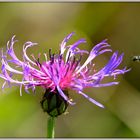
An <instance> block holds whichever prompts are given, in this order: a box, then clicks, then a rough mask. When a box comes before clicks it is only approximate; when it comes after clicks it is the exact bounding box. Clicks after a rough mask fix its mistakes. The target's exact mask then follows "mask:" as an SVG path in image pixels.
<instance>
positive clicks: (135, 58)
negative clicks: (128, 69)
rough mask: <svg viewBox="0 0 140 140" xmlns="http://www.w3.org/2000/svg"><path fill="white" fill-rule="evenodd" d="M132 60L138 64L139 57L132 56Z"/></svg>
mask: <svg viewBox="0 0 140 140" xmlns="http://www.w3.org/2000/svg"><path fill="white" fill-rule="evenodd" d="M132 60H133V61H138V62H139V61H140V55H135V56H133V57H132Z"/></svg>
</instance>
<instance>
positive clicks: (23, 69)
mask: <svg viewBox="0 0 140 140" xmlns="http://www.w3.org/2000/svg"><path fill="white" fill-rule="evenodd" d="M73 34H74V33H73V32H72V33H71V34H69V35H68V36H66V37H65V38H64V40H63V41H62V43H61V44H60V51H59V53H58V54H52V52H51V49H50V50H49V55H48V56H47V54H46V53H44V56H45V60H44V62H39V57H40V55H39V56H38V58H37V59H36V58H35V57H34V56H33V55H32V59H30V58H29V57H28V55H27V53H26V51H27V49H28V48H30V47H33V46H35V45H37V43H32V42H30V41H28V42H26V43H25V44H24V45H23V61H21V60H19V59H18V58H17V56H16V55H15V53H14V48H13V46H14V44H15V42H17V40H15V36H13V37H12V39H11V40H10V41H8V43H7V50H6V52H5V53H4V52H3V50H2V53H1V63H2V68H1V74H0V77H1V78H3V79H4V80H5V82H4V84H3V86H2V88H4V86H5V84H6V83H8V84H11V83H12V84H16V85H19V86H20V95H21V89H22V87H24V89H25V91H26V92H28V89H30V88H31V89H32V90H33V91H34V90H35V88H36V86H41V87H43V88H45V89H51V92H54V93H55V91H56V90H57V91H58V92H56V93H57V94H59V95H60V96H61V97H63V99H64V100H65V101H67V102H68V103H69V104H74V103H73V102H72V101H71V100H70V99H69V98H68V96H67V95H66V94H65V93H64V90H68V89H72V90H74V91H76V92H77V93H78V94H81V95H82V96H84V97H85V98H87V99H88V100H89V101H91V102H92V103H94V104H96V105H97V106H99V107H104V106H103V105H102V104H100V103H98V102H97V101H95V100H94V99H92V98H90V97H89V96H88V95H87V94H85V93H84V92H83V90H84V89H85V88H88V87H105V86H112V85H117V84H118V83H119V82H109V83H101V82H102V80H103V79H104V78H105V77H111V76H113V77H114V79H115V78H116V76H117V75H119V74H124V73H125V72H128V71H129V70H130V69H126V67H125V68H124V69H117V67H118V66H119V65H120V63H121V62H122V60H123V55H124V54H121V55H118V52H117V51H116V52H114V53H113V55H112V56H111V58H110V60H109V62H108V63H107V64H106V65H105V66H104V67H103V68H102V69H100V70H99V71H97V72H96V70H95V68H94V64H93V63H92V60H93V59H94V58H95V57H97V56H98V55H100V54H103V53H105V52H112V50H111V48H110V45H109V44H108V43H107V40H103V41H102V42H100V43H99V44H97V45H96V46H94V47H93V49H92V50H91V51H90V52H88V51H86V50H81V49H79V48H78V45H79V44H81V43H86V41H85V39H80V40H78V41H77V42H75V43H74V44H72V45H66V43H67V42H68V40H69V39H70V38H71V37H72V35H73ZM84 54H86V55H88V58H87V59H86V61H85V62H84V63H83V64H82V63H81V58H82V56H83V55H84ZM9 56H10V58H11V59H8V57H9ZM10 63H12V64H14V65H15V67H11V66H10ZM15 74H16V75H21V77H22V78H21V80H18V79H15V78H14V76H15ZM48 94H49V93H48Z"/></svg>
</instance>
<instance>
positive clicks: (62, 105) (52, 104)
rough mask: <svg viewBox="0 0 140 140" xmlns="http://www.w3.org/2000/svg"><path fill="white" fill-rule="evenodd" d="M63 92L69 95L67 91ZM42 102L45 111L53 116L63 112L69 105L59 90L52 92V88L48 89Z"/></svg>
mask: <svg viewBox="0 0 140 140" xmlns="http://www.w3.org/2000/svg"><path fill="white" fill-rule="evenodd" d="M63 92H64V93H65V94H66V95H67V96H68V92H67V91H63ZM40 103H41V106H42V109H43V111H44V112H47V113H48V114H49V115H50V116H52V117H57V116H59V115H61V114H63V113H64V112H65V111H66V109H67V107H68V103H67V101H65V100H64V99H63V97H62V96H61V95H60V94H59V93H58V91H57V90H56V91H55V92H51V91H50V89H47V90H46V92H45V94H44V96H43V99H42V101H41V102H40Z"/></svg>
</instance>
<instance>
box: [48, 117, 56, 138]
mask: <svg viewBox="0 0 140 140" xmlns="http://www.w3.org/2000/svg"><path fill="white" fill-rule="evenodd" d="M47 125H48V126H47V138H54V125H55V117H51V116H49V118H48V124H47Z"/></svg>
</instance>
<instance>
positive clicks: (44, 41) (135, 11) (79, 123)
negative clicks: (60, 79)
mask: <svg viewBox="0 0 140 140" xmlns="http://www.w3.org/2000/svg"><path fill="white" fill-rule="evenodd" d="M139 13H140V3H132V2H131V3H128V2H125V3H123V2H120V3H119V2H114V3H109V2H106V3H101V2H99V3H97V2H92V3H90V2H89V3H78V2H77V3H72V2H71V3H70V2H69V3H68V2H67V3H0V47H1V48H5V47H6V43H7V41H8V40H9V39H10V38H11V37H12V36H13V35H14V34H15V35H16V39H18V40H19V42H18V43H17V44H16V45H15V50H16V54H17V56H19V58H22V57H21V56H22V45H23V43H25V42H26V41H29V40H30V41H32V42H37V43H38V44H39V45H38V46H37V47H36V48H35V49H29V50H28V54H32V53H34V54H35V56H37V54H38V52H48V49H49V48H52V49H53V51H58V49H59V44H60V43H61V41H62V40H63V38H64V37H65V36H66V35H67V34H69V33H70V32H72V31H75V32H76V35H74V36H73V38H72V39H71V40H70V41H69V43H73V42H75V41H76V40H78V39H80V38H86V40H87V44H86V45H85V44H84V45H81V48H82V47H83V48H84V49H87V50H91V48H92V47H93V45H95V44H96V43H99V42H100V41H101V40H103V39H105V38H107V39H108V42H109V44H111V46H112V49H113V51H116V50H119V52H120V53H122V52H124V53H125V56H124V60H123V63H122V65H121V66H120V68H123V67H124V66H128V67H131V68H132V70H131V71H130V72H129V73H126V74H125V75H123V76H119V77H118V79H117V80H118V81H120V84H119V85H117V86H112V87H104V88H91V89H86V90H85V93H87V94H88V95H89V96H90V97H93V98H95V99H96V100H97V101H99V102H101V103H102V104H104V105H105V107H106V108H105V109H101V108H99V107H97V106H95V105H94V104H92V103H90V102H89V101H88V100H86V99H85V98H83V97H82V96H79V95H77V94H75V93H73V92H70V93H69V94H70V96H71V97H72V98H73V99H74V101H75V102H77V104H76V105H75V106H69V108H68V112H69V114H67V115H62V116H60V117H58V119H57V121H56V128H55V130H56V137H58V138H61V137H63V138H82V137H84V138H93V137H100V138H102V137H104V138H106V137H110V138H115V137H127V138H129V137H140V109H139V107H140V63H138V62H133V61H132V59H131V58H132V56H133V55H140V39H139V38H140V27H139V26H140V15H139ZM110 56H111V53H106V54H103V55H101V56H99V57H98V58H97V59H95V61H94V62H95V63H96V66H97V67H99V68H101V67H102V66H103V65H105V64H106V62H107V61H108V60H109V58H110ZM3 82H4V81H3V80H2V79H0V84H1V85H2V83H3ZM0 92H1V94H0V137H46V131H47V117H48V116H47V114H46V113H44V112H43V111H42V109H41V107H40V100H41V98H42V90H41V89H37V94H36V95H34V94H32V93H31V94H27V93H25V92H24V91H23V96H22V97H20V96H19V87H11V88H6V89H4V91H2V90H0Z"/></svg>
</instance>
